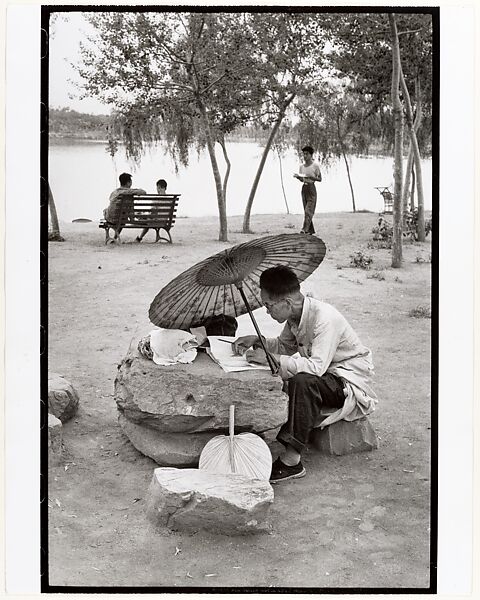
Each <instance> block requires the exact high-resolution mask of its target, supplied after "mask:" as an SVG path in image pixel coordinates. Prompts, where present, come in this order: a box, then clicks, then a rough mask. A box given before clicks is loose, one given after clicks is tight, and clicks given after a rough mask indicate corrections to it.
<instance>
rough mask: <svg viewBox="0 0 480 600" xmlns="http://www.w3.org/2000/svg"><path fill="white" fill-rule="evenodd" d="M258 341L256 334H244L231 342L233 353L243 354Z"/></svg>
mask: <svg viewBox="0 0 480 600" xmlns="http://www.w3.org/2000/svg"><path fill="white" fill-rule="evenodd" d="M257 342H258V337H257V336H256V335H244V336H242V337H239V338H237V339H236V340H235V341H234V342H232V350H233V353H234V354H238V355H239V356H243V355H244V354H245V352H246V351H247V350H248V349H249V348H251V347H252V346H253V345H254V344H255V343H257Z"/></svg>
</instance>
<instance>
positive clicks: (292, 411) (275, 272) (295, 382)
mask: <svg viewBox="0 0 480 600" xmlns="http://www.w3.org/2000/svg"><path fill="white" fill-rule="evenodd" d="M260 297H261V299H262V304H263V305H264V306H265V307H266V309H267V312H268V314H269V315H270V316H271V317H272V319H274V320H275V321H277V322H278V323H285V327H284V328H283V331H282V332H281V334H280V335H279V336H278V337H277V338H271V339H265V340H264V342H265V347H266V348H267V350H268V352H269V353H271V354H272V356H273V358H274V359H275V360H276V363H277V364H278V375H279V376H280V377H281V378H282V379H283V380H284V381H285V383H286V386H285V389H288V401H289V420H288V421H287V423H285V424H284V425H283V426H282V427H281V429H280V431H279V433H278V435H277V440H278V441H279V442H280V443H281V444H283V445H284V446H285V452H284V453H283V454H282V455H281V456H280V457H279V458H278V459H277V460H276V461H275V462H274V463H273V466H272V473H271V476H270V481H272V482H273V483H276V482H279V481H284V480H287V479H297V478H299V477H303V476H304V475H305V468H304V467H303V465H302V462H301V453H302V451H303V450H304V448H305V446H306V445H307V443H308V440H309V435H310V433H311V431H312V429H314V428H315V427H318V425H319V424H320V422H321V424H322V426H324V425H331V424H332V423H335V422H336V421H339V420H341V419H345V420H347V421H353V420H355V419H360V418H361V417H364V416H365V415H367V414H369V413H370V412H372V411H373V410H374V408H375V405H376V403H377V397H376V395H375V393H374V392H373V390H372V389H371V387H370V384H371V378H372V375H373V363H372V354H371V352H370V350H369V349H368V348H366V347H365V346H364V345H363V344H362V342H361V341H360V339H359V337H358V335H357V334H356V333H355V331H354V330H353V329H352V327H351V325H350V324H349V323H348V321H347V320H346V319H345V317H344V316H343V315H342V314H341V313H340V312H339V311H338V310H337V309H336V308H334V307H333V306H331V305H330V304H327V303H326V302H321V301H320V300H317V299H315V298H312V297H310V296H306V295H304V294H302V293H301V291H300V283H299V281H298V278H297V276H296V274H295V273H294V272H293V271H292V270H291V269H289V268H288V267H286V266H284V265H279V266H277V267H272V268H270V269H267V270H266V271H263V273H262V274H261V276H260ZM232 349H233V352H234V353H235V354H242V355H243V354H245V357H246V359H247V360H248V361H250V362H256V363H259V364H267V357H266V356H265V352H264V350H263V349H262V347H261V344H260V342H259V339H258V337H257V336H254V335H247V336H243V337H239V338H237V339H236V340H235V341H234V342H233V344H232ZM323 407H329V408H332V409H336V410H334V411H333V413H332V414H330V415H329V416H328V417H327V418H326V419H325V420H323V421H322V408H323Z"/></svg>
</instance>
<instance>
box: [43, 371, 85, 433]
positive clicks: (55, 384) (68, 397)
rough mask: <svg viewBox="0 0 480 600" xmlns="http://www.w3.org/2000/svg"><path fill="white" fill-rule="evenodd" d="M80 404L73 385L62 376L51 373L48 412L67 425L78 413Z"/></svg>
mask: <svg viewBox="0 0 480 600" xmlns="http://www.w3.org/2000/svg"><path fill="white" fill-rule="evenodd" d="M78 403H79V398H78V394H77V392H76V390H75V388H74V387H73V385H72V384H71V383H70V382H69V381H67V380H66V379H65V377H62V375H58V374H57V373H49V374H48V412H49V413H51V414H53V415H55V416H56V417H57V418H58V419H60V421H62V423H65V421H68V420H69V419H71V418H72V417H73V415H74V414H75V413H76V412H77V409H78Z"/></svg>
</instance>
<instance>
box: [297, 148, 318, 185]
mask: <svg viewBox="0 0 480 600" xmlns="http://www.w3.org/2000/svg"><path fill="white" fill-rule="evenodd" d="M302 154H303V160H304V162H303V164H302V165H300V169H299V173H295V174H294V177H296V178H297V179H298V180H299V181H301V182H302V183H315V181H322V174H321V172H320V167H319V165H318V163H316V162H315V161H314V160H313V152H310V151H309V150H302Z"/></svg>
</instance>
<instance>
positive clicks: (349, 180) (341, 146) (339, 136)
mask: <svg viewBox="0 0 480 600" xmlns="http://www.w3.org/2000/svg"><path fill="white" fill-rule="evenodd" d="M336 123H337V135H338V141H339V142H340V148H341V149H342V156H343V160H344V161H345V167H346V168H347V176H348V183H349V185H350V194H351V195H352V206H353V212H357V209H356V208H355V194H354V193H353V185H352V178H351V177H350V168H349V166H348V160H347V157H346V155H345V146H344V144H343V136H342V134H341V132H340V122H339V120H338V117H337V119H336Z"/></svg>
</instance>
